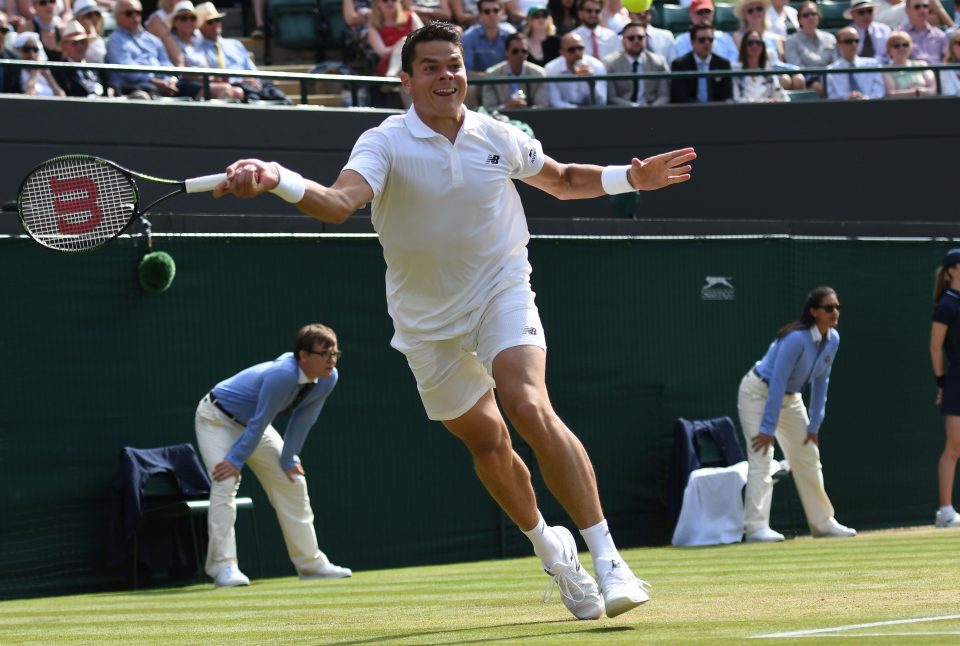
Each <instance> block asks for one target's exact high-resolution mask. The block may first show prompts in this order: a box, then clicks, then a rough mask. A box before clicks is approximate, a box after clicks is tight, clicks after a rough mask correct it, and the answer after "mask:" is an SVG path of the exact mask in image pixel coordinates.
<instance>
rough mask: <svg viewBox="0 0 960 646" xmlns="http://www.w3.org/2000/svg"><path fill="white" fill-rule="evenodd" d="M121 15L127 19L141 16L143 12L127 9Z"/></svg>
mask: <svg viewBox="0 0 960 646" xmlns="http://www.w3.org/2000/svg"><path fill="white" fill-rule="evenodd" d="M123 15H124V16H125V17H127V18H133V17H134V16H142V15H143V12H142V11H140V10H139V9H127V10H126V11H124V12H123Z"/></svg>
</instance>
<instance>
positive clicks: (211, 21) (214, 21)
mask: <svg viewBox="0 0 960 646" xmlns="http://www.w3.org/2000/svg"><path fill="white" fill-rule="evenodd" d="M203 24H204V25H219V24H220V19H219V18H210V19H209V20H207V21H205V22H204V23H203Z"/></svg>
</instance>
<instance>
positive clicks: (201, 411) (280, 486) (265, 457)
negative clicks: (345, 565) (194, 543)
mask: <svg viewBox="0 0 960 646" xmlns="http://www.w3.org/2000/svg"><path fill="white" fill-rule="evenodd" d="M194 426H195V428H196V431H197V446H199V447H200V455H201V457H203V463H204V465H205V466H206V467H207V475H209V476H210V480H211V485H210V512H209V514H208V516H207V528H208V531H209V534H210V542H209V545H208V549H207V564H206V571H207V574H209V575H210V576H211V577H213V578H216V576H217V574H219V573H220V570H222V569H223V568H224V567H226V566H228V565H232V566H234V567H236V568H239V565H238V563H237V538H236V534H235V533H234V529H233V526H234V523H235V522H236V519H237V505H236V497H237V490H238V489H239V488H240V481H239V479H237V480H234V479H233V478H227V479H226V480H222V481H220V482H216V481H214V480H213V468H214V467H215V466H217V465H218V464H219V463H220V462H222V461H223V460H224V458H226V457H227V454H228V453H229V452H230V449H231V448H232V447H233V444H234V442H236V441H237V438H239V437H240V435H242V434H243V430H244V429H243V427H242V426H240V425H239V424H237V423H236V422H234V421H233V420H231V419H230V418H229V417H227V416H226V415H224V414H223V412H222V411H221V410H220V409H219V408H217V407H216V406H214V405H213V404H212V403H210V400H209V399H208V398H207V397H206V396H205V397H204V398H203V399H201V400H200V404H199V405H198V406H197V413H196V415H195V417H194ZM282 451H283V440H282V439H281V438H280V434H279V433H277V431H276V429H274V428H273V426H268V427H267V430H266V431H264V433H263V437H262V438H261V439H260V444H259V445H257V448H256V450H255V451H254V452H253V454H252V455H251V456H250V458H249V459H248V460H247V466H248V467H250V469H251V470H252V471H253V474H254V475H255V476H257V480H259V481H260V484H261V485H262V486H263V490H264V491H265V492H266V493H267V498H269V500H270V504H271V505H272V506H273V508H274V510H275V511H276V512H277V520H278V521H280V530H281V531H282V532H283V540H284V542H285V543H286V545H287V554H289V556H290V561H291V562H292V563H293V565H294V567H295V568H296V569H297V573H298V574H311V573H313V572H315V571H316V570H317V569H318V568H320V567H322V566H323V565H325V564H327V563H329V562H330V561H329V560H328V559H327V555H326V554H324V553H323V552H321V551H320V548H319V547H318V546H317V534H316V532H315V531H314V528H313V509H312V508H311V507H310V496H309V495H308V494H307V480H306V478H304V477H303V476H294V478H293V480H294V481H293V482H290V479H289V478H287V474H286V472H285V471H284V470H283V467H281V466H280V453H281V452H282Z"/></svg>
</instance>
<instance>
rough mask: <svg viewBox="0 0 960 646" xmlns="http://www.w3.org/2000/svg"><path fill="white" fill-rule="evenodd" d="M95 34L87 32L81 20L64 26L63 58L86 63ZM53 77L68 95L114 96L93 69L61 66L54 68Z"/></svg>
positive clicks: (91, 97)
mask: <svg viewBox="0 0 960 646" xmlns="http://www.w3.org/2000/svg"><path fill="white" fill-rule="evenodd" d="M94 38H95V36H94V35H93V34H91V33H89V32H87V29H86V27H84V26H83V25H82V24H81V23H80V21H79V20H71V21H70V22H68V23H67V24H66V25H65V26H64V28H63V37H62V39H61V41H60V47H61V48H62V49H63V60H64V61H66V62H69V63H86V62H87V57H86V55H87V49H88V48H89V47H90V41H92V40H93V39H94ZM53 77H54V78H55V79H57V83H59V84H60V87H62V88H63V91H64V92H65V93H66V95H67V96H78V97H87V98H90V99H96V98H99V97H104V96H112V95H113V94H112V91H111V90H110V89H109V88H104V85H103V83H102V81H101V80H100V75H99V74H97V73H96V72H95V71H93V70H81V69H77V68H75V67H70V68H66V67H59V68H57V69H55V70H53Z"/></svg>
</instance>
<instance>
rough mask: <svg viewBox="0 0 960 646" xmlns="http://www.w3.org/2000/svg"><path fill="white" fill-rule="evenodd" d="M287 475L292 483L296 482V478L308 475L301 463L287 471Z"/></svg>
mask: <svg viewBox="0 0 960 646" xmlns="http://www.w3.org/2000/svg"><path fill="white" fill-rule="evenodd" d="M286 474H287V479H288V480H290V482H295V480H294V479H293V477H294V476H303V475H306V474H305V473H304V472H303V466H302V465H301V464H300V463H299V462H297V463H296V464H295V465H293V466H292V467H290V468H289V469H286Z"/></svg>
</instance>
